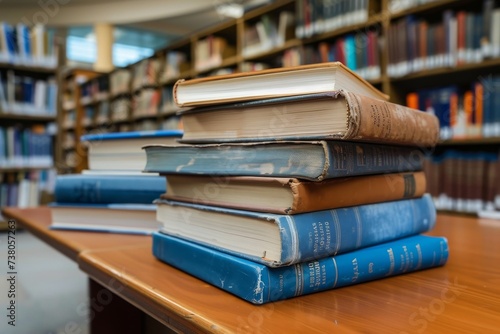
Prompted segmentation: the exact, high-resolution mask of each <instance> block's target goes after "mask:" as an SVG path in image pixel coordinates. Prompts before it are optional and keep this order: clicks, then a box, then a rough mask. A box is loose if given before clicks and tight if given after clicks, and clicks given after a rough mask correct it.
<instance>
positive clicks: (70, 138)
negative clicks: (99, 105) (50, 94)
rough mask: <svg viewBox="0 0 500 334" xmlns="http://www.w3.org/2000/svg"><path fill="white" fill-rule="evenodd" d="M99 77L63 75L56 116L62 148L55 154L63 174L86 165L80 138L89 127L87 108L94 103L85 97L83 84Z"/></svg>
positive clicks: (86, 72) (85, 72) (80, 72)
mask: <svg viewBox="0 0 500 334" xmlns="http://www.w3.org/2000/svg"><path fill="white" fill-rule="evenodd" d="M99 74H101V73H98V72H96V71H93V70H90V69H83V68H72V69H66V70H65V71H63V73H61V75H60V85H61V94H60V95H61V107H60V111H59V113H58V116H57V121H58V124H59V128H60V129H59V131H58V133H57V142H58V143H59V149H58V150H57V152H56V155H55V159H56V166H57V171H58V173H60V174H65V173H74V172H76V171H78V170H79V169H80V168H81V167H80V166H81V165H83V164H85V163H86V159H85V158H84V156H85V153H84V152H83V151H82V148H81V147H80V143H79V138H80V137H81V136H82V135H83V133H84V128H85V127H86V126H87V124H85V107H86V106H87V105H89V104H92V103H94V101H93V100H89V98H88V97H87V98H86V97H85V96H82V89H81V85H82V84H84V83H87V82H89V80H91V79H92V78H94V77H96V76H97V75H99Z"/></svg>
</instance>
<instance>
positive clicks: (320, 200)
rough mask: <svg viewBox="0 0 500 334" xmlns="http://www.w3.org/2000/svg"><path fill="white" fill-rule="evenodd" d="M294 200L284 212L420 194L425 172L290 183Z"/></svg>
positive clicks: (321, 208)
mask: <svg viewBox="0 0 500 334" xmlns="http://www.w3.org/2000/svg"><path fill="white" fill-rule="evenodd" d="M289 186H290V189H291V191H292V194H293V203H292V205H291V206H290V207H288V208H284V210H283V212H282V213H285V214H296V213H301V212H310V211H318V210H324V209H334V208H343V207H349V206H355V205H362V204H370V203H379V202H388V201H395V200H399V199H407V198H414V197H420V196H422V195H423V194H424V193H425V190H426V178H425V174H424V173H423V172H414V173H390V174H379V175H368V176H356V177H348V178H340V179H332V180H325V181H323V184H322V183H318V182H302V181H299V180H297V179H291V180H290V182H289Z"/></svg>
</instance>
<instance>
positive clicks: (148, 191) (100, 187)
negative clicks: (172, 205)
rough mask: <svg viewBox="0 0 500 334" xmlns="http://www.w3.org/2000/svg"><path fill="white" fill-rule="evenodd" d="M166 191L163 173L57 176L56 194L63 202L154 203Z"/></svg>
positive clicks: (58, 200) (56, 198) (57, 199)
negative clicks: (157, 174)
mask: <svg viewBox="0 0 500 334" xmlns="http://www.w3.org/2000/svg"><path fill="white" fill-rule="evenodd" d="M165 192H166V180H165V177H163V176H141V175H91V174H69V175H58V176H57V178H56V183H55V189H54V196H55V201H56V202H60V203H96V204H99V203H100V204H107V203H137V204H151V203H153V201H154V200H155V199H156V198H158V197H159V196H160V195H162V194H164V193H165Z"/></svg>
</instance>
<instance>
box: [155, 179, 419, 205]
mask: <svg viewBox="0 0 500 334" xmlns="http://www.w3.org/2000/svg"><path fill="white" fill-rule="evenodd" d="M425 191H426V178H425V175H424V172H422V171H419V172H410V173H390V174H378V175H370V176H356V177H346V178H338V179H330V180H325V181H322V182H313V181H304V180H299V179H295V178H268V177H245V176H242V177H228V176H186V175H167V193H166V194H163V195H162V198H163V199H167V200H176V201H183V202H190V203H195V204H202V205H212V206H220V207H228V208H233V209H242V210H248V211H258V212H270V213H277V214H296V213H303V212H311V211H318V210H327V209H335V208H343V207H349V206H357V205H362V204H371V203H379V202H387V201H394V200H400V199H407V198H415V197H420V196H422V195H423V194H424V193H425Z"/></svg>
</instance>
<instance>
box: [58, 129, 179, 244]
mask: <svg viewBox="0 0 500 334" xmlns="http://www.w3.org/2000/svg"><path fill="white" fill-rule="evenodd" d="M181 135H182V132H181V131H178V130H162V131H147V132H146V131H141V132H126V133H106V134H92V135H87V136H83V137H82V141H84V142H86V143H87V144H88V165H89V169H87V170H84V171H82V173H81V174H67V175H58V176H57V178H56V184H55V191H54V195H55V202H54V203H51V205H50V208H51V213H52V224H51V228H53V229H66V230H68V229H71V230H87V231H100V232H114V233H134V234H135V233H137V234H151V233H153V232H155V231H157V230H158V222H157V220H156V206H155V205H154V204H153V200H155V199H156V198H157V197H158V196H160V195H161V194H163V193H165V192H166V182H165V177H161V176H159V175H158V174H157V173H144V172H143V171H142V170H143V169H144V166H145V164H146V155H145V153H144V151H143V150H142V146H143V145H145V144H150V143H163V144H175V143H176V139H178V138H180V137H181Z"/></svg>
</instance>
